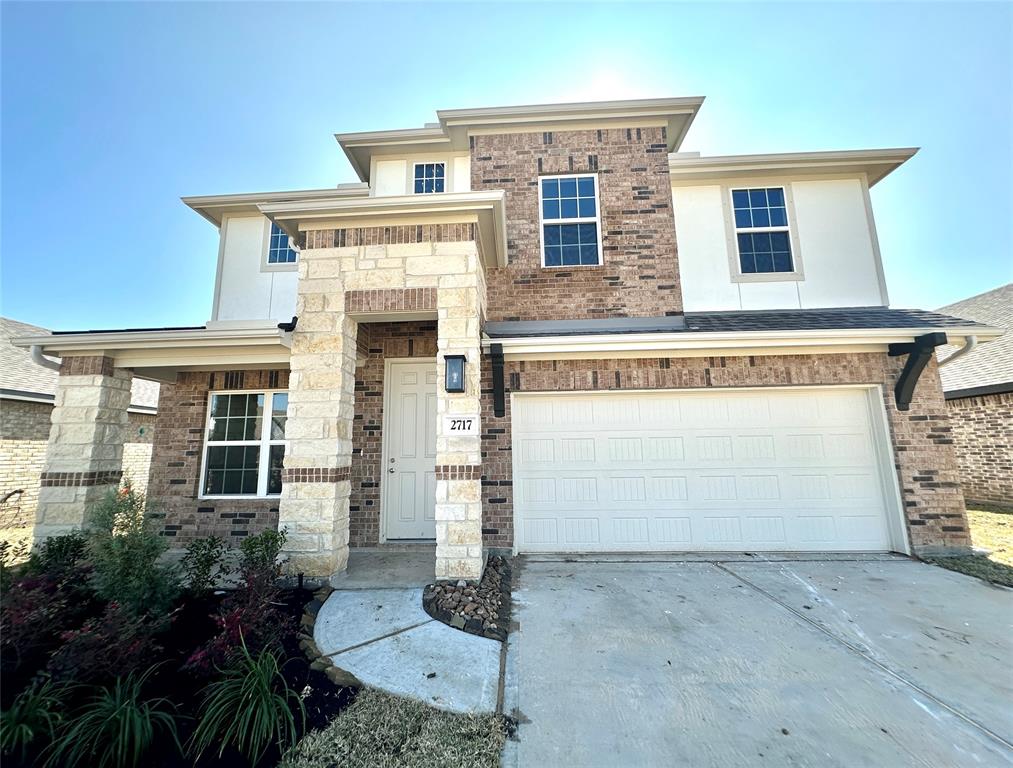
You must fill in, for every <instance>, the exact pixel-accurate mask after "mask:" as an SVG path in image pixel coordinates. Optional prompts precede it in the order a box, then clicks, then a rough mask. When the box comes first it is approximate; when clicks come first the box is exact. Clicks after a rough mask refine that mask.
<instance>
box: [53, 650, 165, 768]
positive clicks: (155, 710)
mask: <svg viewBox="0 0 1013 768" xmlns="http://www.w3.org/2000/svg"><path fill="white" fill-rule="evenodd" d="M154 670H155V667H151V668H149V669H148V670H147V671H145V672H143V673H142V674H139V675H138V674H135V673H131V674H129V675H126V676H125V677H120V678H117V679H116V682H115V683H114V684H113V685H112V686H109V687H92V688H90V691H91V694H90V695H89V696H88V697H87V699H86V701H85V703H84V704H83V705H82V706H80V707H79V708H78V709H77V710H75V711H74V713H73V714H72V715H71V716H70V718H69V719H68V721H67V723H66V724H65V725H64V727H63V728H62V729H61V730H60V733H59V735H58V736H57V737H56V740H55V741H54V742H53V744H52V745H51V746H50V748H49V749H48V750H46V758H47V759H46V766H47V768H50V767H55V766H65V767H66V768H74V766H77V765H82V764H84V765H87V766H89V768H91V767H92V766H94V767H95V768H106V767H107V766H109V767H110V768H113V767H115V768H126V767H128V766H129V767H134V766H137V765H139V764H140V762H141V759H142V758H143V757H144V755H145V753H146V752H147V751H148V749H149V748H150V747H151V745H152V743H153V742H154V740H155V738H156V736H158V735H164V736H167V737H169V738H171V740H172V741H173V742H174V743H175V744H176V747H177V749H179V750H180V751H182V747H181V746H180V743H179V736H178V733H177V729H176V721H175V720H174V719H173V715H174V714H175V707H174V706H173V705H172V703H171V702H170V701H169V700H168V699H164V698H156V699H145V698H142V694H143V689H144V684H145V683H146V682H147V679H148V677H149V676H150V675H151V674H152V673H153V672H154Z"/></svg>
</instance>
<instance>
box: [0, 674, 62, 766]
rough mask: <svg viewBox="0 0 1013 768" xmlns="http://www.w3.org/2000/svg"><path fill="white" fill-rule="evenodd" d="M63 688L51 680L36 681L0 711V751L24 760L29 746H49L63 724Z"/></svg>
mask: <svg viewBox="0 0 1013 768" xmlns="http://www.w3.org/2000/svg"><path fill="white" fill-rule="evenodd" d="M64 692H65V688H64V687H63V686H59V685H56V684H54V683H53V681H52V680H45V681H41V682H40V681H38V680H37V681H35V682H34V683H32V684H31V685H30V686H28V687H27V688H26V689H25V690H23V691H22V692H21V693H19V694H18V695H17V698H15V699H14V701H13V702H12V703H11V707H10V709H7V710H4V711H3V712H0V752H2V753H3V754H5V755H13V754H15V753H17V754H18V755H20V757H21V758H22V759H24V757H25V754H26V753H27V751H28V749H29V747H31V746H33V745H34V746H35V747H36V748H37V747H38V746H39V745H40V743H49V742H51V741H52V739H53V737H54V736H55V735H56V729H57V727H58V726H59V725H60V723H61V722H63V714H62V709H63V696H64Z"/></svg>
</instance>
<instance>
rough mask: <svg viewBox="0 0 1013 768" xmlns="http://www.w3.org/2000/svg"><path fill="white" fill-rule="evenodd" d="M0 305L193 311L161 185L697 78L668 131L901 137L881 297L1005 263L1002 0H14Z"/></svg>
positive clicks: (1006, 94) (98, 311)
mask: <svg viewBox="0 0 1013 768" xmlns="http://www.w3.org/2000/svg"><path fill="white" fill-rule="evenodd" d="M0 15H2V18H0V23H2V40H0V43H2V103H0V108H2V113H0V114H2V124H0V129H2V147H0V148H2V171H0V173H2V179H0V181H2V188H0V193H2V234H0V259H2V261H0V312H2V313H3V314H4V315H6V316H10V317H15V318H18V319H21V320H24V321H27V322H33V323H37V324H40V325H45V326H48V327H51V328H56V329H76V328H101V327H126V326H158V325H183V324H200V323H203V322H204V321H205V320H206V319H207V318H208V316H209V313H210V308H211V291H212V285H213V281H214V271H215V258H216V256H217V233H216V232H215V230H214V228H213V227H212V226H211V225H210V224H208V223H207V222H205V221H204V220H203V219H201V218H200V217H199V216H197V215H196V214H195V213H193V212H191V211H190V210H189V209H188V208H186V207H185V206H184V205H183V204H182V203H180V202H179V197H180V196H182V195H192V194H216V193H226V192H253V191H263V190H276V189H299V188H315V187H325V186H330V185H333V184H336V183H339V182H345V181H353V180H354V176H353V173H352V170H351V168H350V167H349V166H348V164H347V162H346V161H345V160H344V157H343V155H342V154H341V152H340V151H339V149H338V147H337V145H336V144H335V142H334V139H333V138H332V134H333V133H334V132H336V131H351V130H370V129H385V128H404V127H415V126H420V125H422V123H424V122H427V121H431V120H434V119H435V116H434V111H435V110H436V109H440V108H447V109H450V108H459V107H475V106H497V105H505V104H526V103H543V102H552V101H574V100H586V99H596V98H640V97H650V96H691V95H693V96H695V95H703V96H706V97H707V102H706V103H705V104H704V107H703V110H702V112H701V113H700V116H699V117H698V119H697V121H696V123H695V124H694V127H693V129H692V131H691V132H690V134H689V137H688V138H687V140H686V142H685V144H684V146H683V149H684V150H699V151H702V152H703V153H705V154H732V153H752V152H782V151H802V150H818V149H855V148H868V147H904V146H920V147H921V148H922V150H921V152H919V154H918V155H917V156H916V157H915V158H914V159H913V160H911V161H910V162H909V163H908V164H907V165H905V166H904V167H902V168H901V169H900V170H898V171H897V172H895V173H894V174H893V175H892V176H890V177H889V178H887V179H886V180H885V181H884V182H882V183H881V184H880V185H879V186H877V187H875V188H874V189H873V203H874V206H875V212H876V219H877V226H878V228H879V235H880V241H881V245H882V252H883V257H884V261H885V266H886V275H887V282H888V285H889V288H890V295H891V301H892V304H893V306H919V307H924V308H932V307H936V306H939V305H942V304H946V303H949V302H951V301H955V300H957V299H960V298H963V297H966V296H969V295H972V294H974V293H979V292H981V291H984V290H988V289H989V288H992V287H994V286H996V285H998V284H1001V283H1004V282H1008V281H1010V280H1013V191H1011V187H1013V182H1011V173H1013V170H1011V169H1013V157H1011V144H1013V123H1011V104H1013V82H1011V78H1013V53H1011V35H1013V33H1011V28H1013V5H1010V4H1007V3H989V4H985V3H982V4H976V3H952V4H948V3H925V4H917V3H897V4H872V3H847V4H823V3H819V4H817V3H812V4H805V5H803V4H767V3H748V4H721V3H707V4H657V3H655V4H633V3H626V4H622V5H612V4H593V3H567V4H560V5H546V4H537V5H535V4H509V5H508V4H502V5H496V4H479V3H471V4H469V5H466V6H462V5H452V4H422V3H414V4H410V5H394V4H382V3H371V4H368V5H367V4H362V5H359V4H350V3H331V4H326V3H314V4H303V3H240V2H236V3H224V4H211V3H182V4H175V3H154V2H153V3H103V4H92V3H70V4H58V3H49V2H37V3H12V2H4V3H3V4H2V5H0Z"/></svg>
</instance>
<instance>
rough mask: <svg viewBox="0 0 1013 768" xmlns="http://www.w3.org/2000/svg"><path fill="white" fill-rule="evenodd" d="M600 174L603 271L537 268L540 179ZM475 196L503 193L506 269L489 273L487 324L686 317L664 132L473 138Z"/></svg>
mask: <svg viewBox="0 0 1013 768" xmlns="http://www.w3.org/2000/svg"><path fill="white" fill-rule="evenodd" d="M565 173H597V174H598V182H599V195H600V198H601V200H600V202H601V229H602V232H601V236H602V249H603V254H602V264H601V265H600V266H596V267H586V266H585V267H556V268H550V269H545V268H543V267H542V257H541V233H540V232H539V214H538V177H539V176H541V175H550V174H565ZM471 188H472V189H473V190H476V191H482V190H488V189H502V190H504V191H505V193H506V201H505V207H506V220H507V252H508V257H509V266H507V267H506V268H502V269H490V270H488V271H487V273H486V281H487V284H488V297H489V303H488V308H487V313H488V319H489V320H558V319H576V318H595V317H649V316H660V315H665V314H678V313H680V312H681V311H682V293H681V290H680V287H679V267H678V260H677V257H676V246H675V219H674V215H673V212H672V182H671V177H670V175H669V170H668V149H667V144H666V136H665V129H664V128H660V127H658V128H609V129H602V130H582V131H557V132H552V133H542V132H538V133H514V134H505V135H495V136H474V137H472V148H471Z"/></svg>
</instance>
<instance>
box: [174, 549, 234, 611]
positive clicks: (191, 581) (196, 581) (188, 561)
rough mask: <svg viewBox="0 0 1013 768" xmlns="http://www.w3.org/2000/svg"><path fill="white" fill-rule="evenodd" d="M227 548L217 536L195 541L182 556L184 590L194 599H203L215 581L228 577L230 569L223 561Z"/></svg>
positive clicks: (212, 587)
mask: <svg viewBox="0 0 1013 768" xmlns="http://www.w3.org/2000/svg"><path fill="white" fill-rule="evenodd" d="M226 549H227V547H226V546H225V542H224V541H222V540H221V539H220V538H218V537H217V536H208V537H207V538H204V539H195V540H194V541H192V542H190V545H189V546H188V547H187V548H186V554H185V555H183V560H182V566H183V576H184V578H185V581H186V588H187V589H188V590H189V591H190V594H191V595H193V596H194V597H203V596H205V595H206V594H207V593H208V592H210V591H211V590H212V589H214V586H215V579H216V578H219V577H225V576H228V574H229V573H230V572H231V569H230V568H229V567H228V565H227V564H226V563H225V561H224V557H225V551H226Z"/></svg>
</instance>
